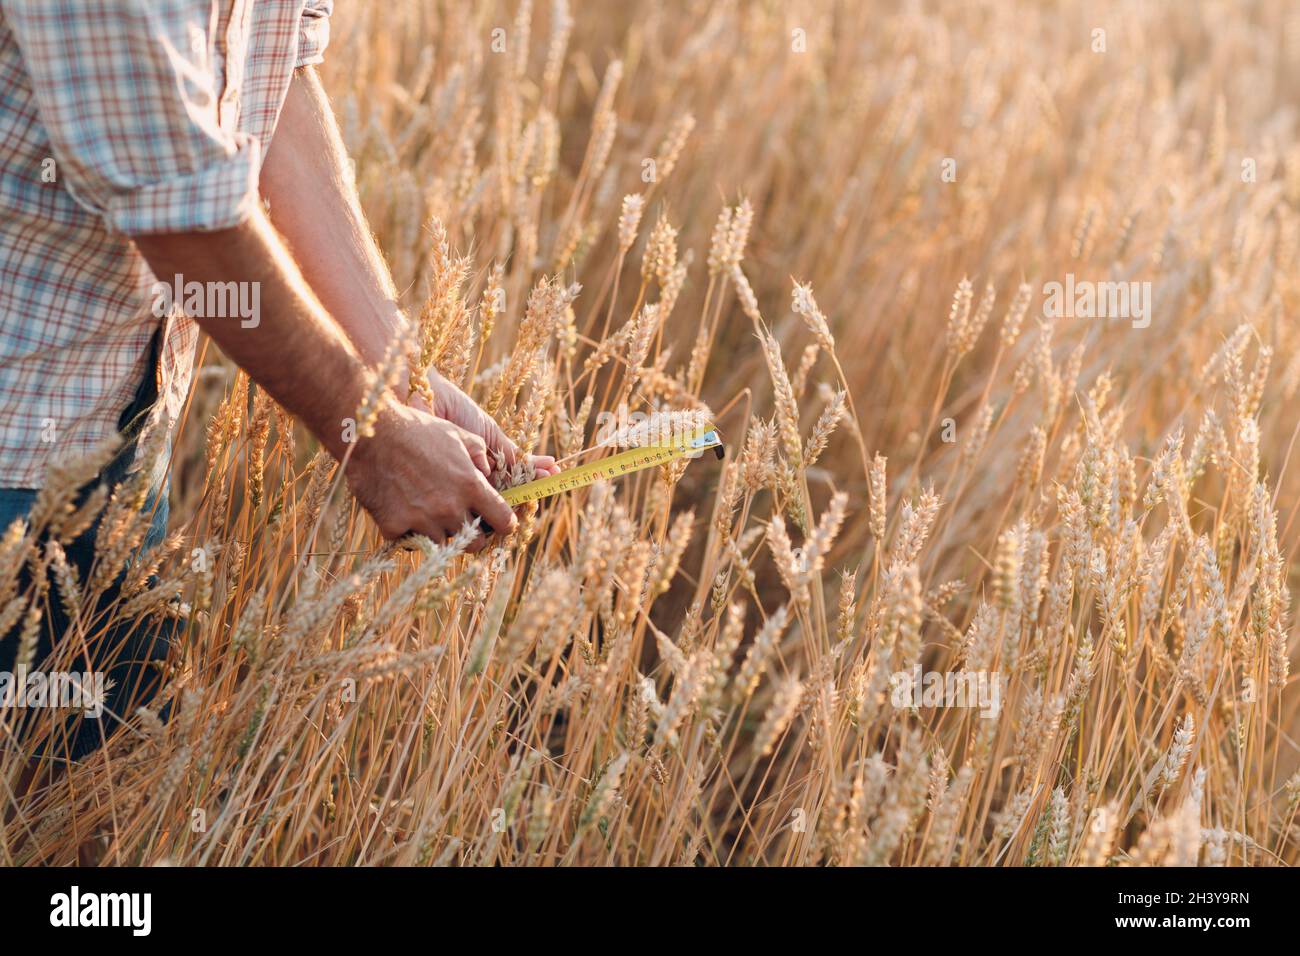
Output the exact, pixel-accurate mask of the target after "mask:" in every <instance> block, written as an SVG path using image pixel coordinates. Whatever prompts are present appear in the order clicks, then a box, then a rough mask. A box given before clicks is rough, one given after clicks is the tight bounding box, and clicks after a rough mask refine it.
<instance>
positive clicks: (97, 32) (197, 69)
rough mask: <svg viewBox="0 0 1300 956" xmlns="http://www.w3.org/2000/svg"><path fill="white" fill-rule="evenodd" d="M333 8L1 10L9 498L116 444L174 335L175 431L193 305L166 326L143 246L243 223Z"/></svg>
mask: <svg viewBox="0 0 1300 956" xmlns="http://www.w3.org/2000/svg"><path fill="white" fill-rule="evenodd" d="M332 7H333V0H131V2H127V0H0V488H35V487H39V486H40V485H41V484H42V482H43V479H44V475H45V470H46V467H47V465H48V464H49V462H50V461H51V460H52V459H53V458H55V457H61V456H62V455H64V454H72V455H76V454H84V453H85V452H86V451H88V450H90V449H91V448H92V447H94V446H95V445H96V444H97V443H98V442H99V441H101V440H103V439H104V438H105V437H106V436H108V435H109V434H111V433H112V432H114V431H115V430H116V428H117V423H118V417H119V415H120V414H121V413H122V412H123V410H124V409H125V408H126V407H127V405H128V404H129V403H130V402H131V400H132V397H133V396H134V395H135V393H136V390H137V388H138V387H139V385H140V383H141V381H143V380H145V376H146V375H147V374H148V369H147V368H146V363H147V361H148V358H149V352H150V345H151V343H152V341H153V337H154V334H155V332H157V331H158V329H159V328H160V326H161V327H162V329H163V333H162V338H161V348H160V352H159V362H158V368H157V376H158V378H157V385H158V392H159V401H158V403H157V406H156V408H155V412H154V414H155V418H154V423H162V424H165V427H167V428H171V427H173V426H174V425H175V422H176V419H177V417H178V414H179V412H180V409H181V405H182V403H183V401H184V398H185V396H186V394H187V392H188V391H189V385H190V377H191V374H192V371H193V365H194V348H195V343H196V340H197V338H198V334H197V330H196V328H195V325H194V322H193V320H191V319H189V318H187V317H186V316H185V315H184V314H182V313H181V312H180V309H179V306H178V307H175V308H173V310H172V312H171V314H169V315H166V316H165V317H163V318H161V319H160V318H158V317H157V316H156V315H154V312H153V305H154V294H153V290H152V287H153V285H154V282H155V279H154V276H153V274H152V273H151V272H150V271H149V267H148V265H147V264H146V263H145V261H144V260H143V259H142V258H141V257H140V254H139V253H138V252H137V251H136V249H135V246H133V245H132V243H131V241H130V237H131V236H133V235H141V234H149V233H166V232H183V231H191V230H214V229H225V228H229V227H231V226H234V225H237V224H238V223H240V222H241V221H243V220H244V219H245V218H246V217H247V216H248V214H249V213H250V212H251V211H252V209H254V208H255V205H254V204H255V203H257V202H258V195H257V181H258V173H259V171H260V168H261V163H262V157H263V155H264V153H265V149H266V146H267V144H269V142H270V140H271V135H272V133H273V132H274V131H275V124H276V120H277V118H278V117H279V113H280V108H281V106H282V105H283V103H284V98H285V94H286V93H287V92H288V88H289V81H290V79H291V77H292V75H293V70H294V69H295V68H296V67H300V66H305V65H307V64H310V63H318V62H320V60H321V55H322V53H323V51H324V49H325V46H326V44H327V43H328V42H329V15H330V13H331V10H332ZM162 281H164V282H166V283H167V284H168V285H170V284H171V283H172V281H173V277H172V276H167V277H162ZM152 425H153V423H151V427H152Z"/></svg>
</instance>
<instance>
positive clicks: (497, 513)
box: [471, 476, 518, 534]
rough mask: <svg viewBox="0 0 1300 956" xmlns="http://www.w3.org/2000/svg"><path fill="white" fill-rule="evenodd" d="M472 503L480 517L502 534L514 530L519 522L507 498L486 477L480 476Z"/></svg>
mask: <svg viewBox="0 0 1300 956" xmlns="http://www.w3.org/2000/svg"><path fill="white" fill-rule="evenodd" d="M471 504H472V506H473V508H474V511H475V512H476V513H477V514H478V515H479V517H481V518H482V519H483V520H484V521H486V522H487V523H488V524H490V525H491V526H492V529H493V530H494V531H496V532H500V533H501V534H511V533H513V532H514V530H515V527H516V525H517V524H518V519H516V518H515V513H514V512H513V511H511V510H510V506H509V505H508V504H506V500H505V499H504V498H502V497H501V496H500V495H499V494H497V492H496V490H495V489H494V488H493V487H492V486H491V485H490V484H488V481H487V479H486V478H483V477H481V476H480V477H479V480H478V488H477V493H476V494H475V495H474V497H473V499H472V501H471Z"/></svg>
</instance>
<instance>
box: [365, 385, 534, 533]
mask: <svg viewBox="0 0 1300 956" xmlns="http://www.w3.org/2000/svg"><path fill="white" fill-rule="evenodd" d="M486 460H487V450H486V447H485V446H484V444H483V440H482V439H480V438H478V437H477V436H476V435H473V434H470V433H469V432H467V431H466V430H464V429H462V428H460V427H458V426H457V425H454V424H452V423H451V422H449V421H443V420H441V419H439V418H436V417H434V416H433V415H430V414H429V413H427V412H423V411H420V410H419V409H416V408H412V407H410V406H409V405H403V404H401V403H400V402H395V401H390V402H386V403H385V404H384V406H383V409H382V410H381V411H380V413H379V417H378V419H377V420H376V422H375V432H374V434H373V435H372V436H371V437H369V438H363V439H361V440H360V441H359V442H358V443H357V446H356V448H355V449H354V450H353V452H352V455H351V456H350V458H349V459H348V464H347V480H348V486H349V487H350V488H351V489H352V493H353V494H354V495H355V496H356V498H357V500H358V501H359V502H361V504H362V506H363V507H364V508H365V509H366V510H367V511H368V512H370V515H371V517H373V518H374V519H375V523H376V524H378V525H379V530H380V532H381V533H382V534H383V535H384V537H385V538H389V539H390V540H391V539H396V538H400V537H401V536H402V535H404V534H407V533H408V532H415V533H416V534H423V535H427V536H428V537H430V538H432V539H433V540H434V541H437V542H443V541H446V540H447V539H449V538H451V537H453V536H454V535H455V534H456V533H457V532H458V531H460V529H461V526H462V525H463V524H464V523H465V522H466V521H467V520H470V519H471V518H472V517H473V515H478V516H480V517H482V519H483V520H484V521H486V522H488V523H489V524H491V525H492V527H493V528H494V529H495V530H496V531H500V532H503V533H506V534H508V533H510V532H512V531H514V529H515V525H516V519H515V516H514V513H513V512H512V511H511V510H510V506H509V505H508V504H506V502H505V500H504V499H503V498H502V497H501V496H500V495H499V494H497V492H496V491H495V490H494V489H493V488H492V486H491V485H490V484H489V483H488V480H487V477H486V476H485V474H484V472H483V468H482V464H481V463H484V462H486ZM485 544H486V540H485V539H484V537H483V535H482V534H479V535H478V536H477V537H476V538H475V539H474V541H473V543H472V544H471V545H470V547H469V550H470V551H479V550H482V548H483V547H484V546H485Z"/></svg>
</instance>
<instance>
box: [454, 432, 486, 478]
mask: <svg viewBox="0 0 1300 956" xmlns="http://www.w3.org/2000/svg"><path fill="white" fill-rule="evenodd" d="M457 433H458V434H459V435H460V440H461V442H462V443H463V444H464V445H465V451H466V452H468V453H469V460H470V461H472V462H473V463H474V467H475V468H477V469H478V470H479V472H480V473H481V474H482V475H483V477H484V478H490V477H492V463H491V462H490V461H488V453H487V443H486V442H484V441H483V439H482V438H480V437H479V436H478V435H475V434H474V433H473V432H471V431H466V430H465V429H464V428H459V427H458V428H457Z"/></svg>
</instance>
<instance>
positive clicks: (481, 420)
mask: <svg viewBox="0 0 1300 956" xmlns="http://www.w3.org/2000/svg"><path fill="white" fill-rule="evenodd" d="M429 385H430V386H431V387H432V388H433V395H434V403H433V408H432V412H433V414H434V415H436V416H438V417H439V418H443V419H446V420H447V421H449V422H451V423H452V424H454V425H458V426H460V427H461V428H463V429H464V430H465V431H467V432H469V433H470V434H471V435H475V436H477V437H478V438H480V439H482V441H483V444H484V445H485V446H486V447H487V451H488V455H487V460H488V464H489V466H491V465H492V464H493V463H494V462H495V460H497V459H498V458H499V459H500V460H501V461H503V462H504V463H505V467H506V468H510V467H512V466H513V465H514V463H515V462H516V461H518V460H519V457H520V451H519V448H518V447H517V446H516V445H515V443H514V442H512V441H511V440H510V439H509V438H507V437H506V433H505V432H503V431H502V430H501V426H500V425H498V424H497V423H496V421H494V420H493V418H492V416H491V415H489V414H488V413H487V412H485V411H483V409H482V408H480V407H479V405H478V403H477V402H475V401H474V399H472V398H470V397H469V396H468V395H466V394H465V393H464V392H463V391H462V390H461V389H460V388H458V387H457V386H456V385H454V384H452V383H451V382H449V381H448V380H447V379H445V378H443V377H442V376H441V375H439V374H438V373H437V372H430V373H429ZM528 462H529V464H530V465H532V467H533V470H534V471H535V472H537V477H539V478H545V477H546V476H548V475H554V474H556V473H557V472H559V470H560V466H559V465H557V464H556V463H555V459H554V458H553V457H552V456H550V455H529V456H528ZM486 474H488V476H489V477H491V468H490V467H489V469H488V472H486Z"/></svg>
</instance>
